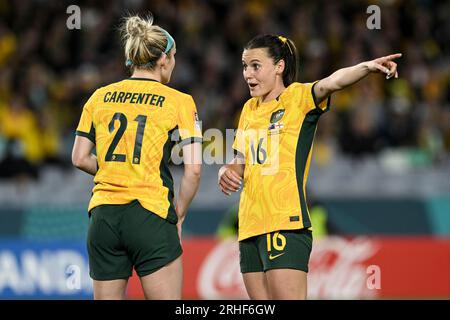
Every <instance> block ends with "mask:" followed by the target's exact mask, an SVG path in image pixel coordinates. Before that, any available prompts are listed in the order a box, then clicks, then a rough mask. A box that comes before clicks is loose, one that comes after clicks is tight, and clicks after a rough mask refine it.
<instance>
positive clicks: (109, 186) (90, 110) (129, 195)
mask: <svg viewBox="0 0 450 320" xmlns="http://www.w3.org/2000/svg"><path fill="white" fill-rule="evenodd" d="M177 129H178V130H177ZM176 130H177V131H178V132H179V135H176V134H173V133H174V132H175V131H176ZM76 134H77V135H80V136H84V137H87V138H89V139H90V140H91V141H92V142H94V143H95V146H96V152H97V161H98V171H97V174H96V175H95V177H94V183H95V186H94V188H93V194H92V198H91V201H90V203H89V209H88V210H89V211H90V210H91V209H92V208H94V207H96V206H98V205H102V204H126V203H129V202H131V201H133V200H136V199H137V200H138V201H139V202H140V203H141V205H142V206H143V207H145V208H146V209H148V210H150V211H152V212H154V213H156V214H157V215H159V216H160V217H162V218H164V219H167V220H168V221H171V222H174V223H175V222H176V221H177V216H176V213H175V210H174V205H173V196H174V191H173V180H172V176H171V174H170V171H169V168H168V163H169V159H170V155H171V151H172V147H173V146H174V145H175V143H176V142H178V141H177V140H178V139H175V137H179V139H180V140H181V142H180V145H184V144H187V143H192V142H201V139H202V134H201V128H200V123H199V121H198V117H197V110H196V106H195V103H194V100H193V99H192V97H191V96H190V95H187V94H184V93H181V92H179V91H177V90H175V89H172V88H170V87H168V86H165V85H163V84H161V83H159V82H157V81H154V80H150V79H141V78H129V79H125V80H123V81H120V82H117V83H113V84H110V85H108V86H105V87H102V88H100V89H98V90H97V91H95V93H94V94H93V95H92V96H91V97H90V98H89V100H88V101H87V103H86V104H85V106H84V108H83V112H82V114H81V119H80V122H79V125H78V127H77V131H76Z"/></svg>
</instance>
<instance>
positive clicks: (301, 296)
mask: <svg viewBox="0 0 450 320" xmlns="http://www.w3.org/2000/svg"><path fill="white" fill-rule="evenodd" d="M266 276H267V282H268V285H269V292H270V295H271V297H272V299H274V300H306V292H307V274H306V272H304V271H301V270H295V269H273V270H267V271H266Z"/></svg>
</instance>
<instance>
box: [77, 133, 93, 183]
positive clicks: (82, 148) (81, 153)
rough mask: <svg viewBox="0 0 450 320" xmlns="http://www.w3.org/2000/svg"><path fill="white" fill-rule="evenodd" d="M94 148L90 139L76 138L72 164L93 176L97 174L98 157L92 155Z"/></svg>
mask: <svg viewBox="0 0 450 320" xmlns="http://www.w3.org/2000/svg"><path fill="white" fill-rule="evenodd" d="M94 147H95V145H94V143H93V142H92V141H91V140H89V139H88V138H85V137H81V136H76V137H75V143H74V144H73V149H72V164H73V165H74V166H75V167H77V168H78V169H80V170H82V171H84V172H87V173H89V174H90V175H93V176H95V174H96V173H97V157H96V156H95V155H94V154H92V149H94Z"/></svg>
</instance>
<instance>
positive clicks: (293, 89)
mask: <svg viewBox="0 0 450 320" xmlns="http://www.w3.org/2000/svg"><path fill="white" fill-rule="evenodd" d="M316 82H317V81H314V82H307V83H301V82H293V83H291V84H290V85H289V86H288V87H287V88H286V93H287V94H298V93H303V92H305V91H311V88H312V86H313V85H314V84H315V83H316Z"/></svg>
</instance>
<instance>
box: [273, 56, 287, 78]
mask: <svg viewBox="0 0 450 320" xmlns="http://www.w3.org/2000/svg"><path fill="white" fill-rule="evenodd" d="M275 68H276V74H279V75H282V74H283V72H284V68H285V63H284V60H283V59H281V60H280V61H278V62H277V64H276V66H275Z"/></svg>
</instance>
